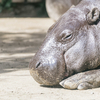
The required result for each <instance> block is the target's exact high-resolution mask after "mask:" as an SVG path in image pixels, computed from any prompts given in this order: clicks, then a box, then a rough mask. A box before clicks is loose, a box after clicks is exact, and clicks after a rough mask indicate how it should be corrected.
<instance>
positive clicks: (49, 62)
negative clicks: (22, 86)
mask: <svg viewBox="0 0 100 100" xmlns="http://www.w3.org/2000/svg"><path fill="white" fill-rule="evenodd" d="M29 68H30V74H31V75H32V77H33V78H34V79H35V81H37V82H38V83H39V84H41V85H46V86H53V85H57V84H59V82H61V81H62V80H63V79H64V75H65V65H64V63H63V61H60V60H58V58H54V57H52V56H50V57H43V55H42V56H41V57H40V56H37V54H36V55H35V56H34V58H33V59H32V61H31V62H30V64H29Z"/></svg>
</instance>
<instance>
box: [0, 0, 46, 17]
mask: <svg viewBox="0 0 100 100" xmlns="http://www.w3.org/2000/svg"><path fill="white" fill-rule="evenodd" d="M0 17H48V15H47V12H46V8H45V0H0Z"/></svg>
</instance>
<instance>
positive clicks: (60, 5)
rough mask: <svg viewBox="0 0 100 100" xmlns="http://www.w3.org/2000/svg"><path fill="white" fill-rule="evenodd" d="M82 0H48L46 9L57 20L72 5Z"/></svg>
mask: <svg viewBox="0 0 100 100" xmlns="http://www.w3.org/2000/svg"><path fill="white" fill-rule="evenodd" d="M80 1H81V0H46V10H47V13H48V15H49V17H50V18H52V19H53V20H54V21H57V20H58V19H59V18H60V17H61V16H62V14H64V13H65V12H66V11H67V10H68V9H69V8H70V7H71V6H72V5H77V4H78V3H79V2H80Z"/></svg>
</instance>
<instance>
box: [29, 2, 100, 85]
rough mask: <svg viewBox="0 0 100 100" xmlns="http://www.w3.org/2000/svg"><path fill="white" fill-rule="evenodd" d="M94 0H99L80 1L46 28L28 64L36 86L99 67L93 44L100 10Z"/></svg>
mask: <svg viewBox="0 0 100 100" xmlns="http://www.w3.org/2000/svg"><path fill="white" fill-rule="evenodd" d="M93 1H98V0H83V1H82V2H81V3H80V4H78V5H77V6H76V7H73V8H70V9H69V10H68V11H67V12H66V13H65V14H64V15H63V16H62V17H61V18H60V19H59V20H58V21H57V22H56V23H55V24H54V25H53V26H51V27H50V28H49V30H48V32H47V35H46V38H45V40H44V42H43V44H42V46H41V47H40V49H39V51H38V52H37V53H36V54H35V56H34V58H33V59H32V60H31V62H30V64H29V68H30V73H31V75H32V76H33V78H34V79H35V80H36V81H37V82H38V83H40V84H42V85H47V86H53V85H57V84H59V82H61V81H62V80H63V79H64V78H66V77H69V76H71V75H73V74H75V73H78V72H82V71H85V70H88V69H93V68H96V67H97V66H98V65H99V62H100V61H99V58H98V53H97V52H98V48H97V44H96V42H99V38H100V37H98V32H97V27H98V25H99V15H100V14H99V10H100V8H98V6H99V5H97V6H95V3H94V4H93ZM99 29H100V28H99ZM99 31H100V30H99Z"/></svg>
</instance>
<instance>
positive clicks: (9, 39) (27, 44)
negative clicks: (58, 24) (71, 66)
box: [0, 18, 100, 100]
mask: <svg viewBox="0 0 100 100" xmlns="http://www.w3.org/2000/svg"><path fill="white" fill-rule="evenodd" d="M52 24H53V21H52V20H50V19H48V18H42V19H36V18H1V19H0V100H100V88H96V89H89V90H67V89H64V88H62V87H52V88H51V87H42V86H40V85H39V84H38V83H36V82H35V81H34V79H33V78H32V77H31V76H30V73H29V70H28V64H29V61H30V59H31V58H32V57H33V55H34V54H35V53H36V51H37V50H38V49H39V47H40V45H41V43H42V41H43V39H44V37H45V35H46V32H47V29H48V28H49V27H50V26H51V25H52Z"/></svg>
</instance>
